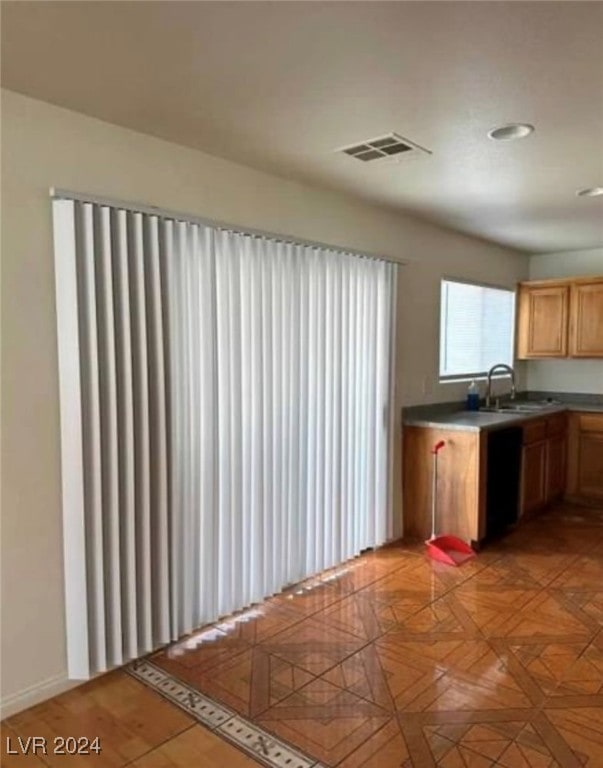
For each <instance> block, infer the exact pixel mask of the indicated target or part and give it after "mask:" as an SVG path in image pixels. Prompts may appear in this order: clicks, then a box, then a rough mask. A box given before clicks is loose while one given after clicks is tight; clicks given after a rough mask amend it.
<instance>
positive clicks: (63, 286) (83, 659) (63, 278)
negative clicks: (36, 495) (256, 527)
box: [52, 200, 90, 680]
mask: <svg viewBox="0 0 603 768" xmlns="http://www.w3.org/2000/svg"><path fill="white" fill-rule="evenodd" d="M52 207H53V217H54V260H55V289H56V308H57V342H58V358H59V393H60V402H61V407H60V418H61V466H62V473H61V480H62V495H63V500H62V501H63V532H64V536H63V558H64V569H65V608H66V613H65V618H66V628H67V665H68V671H69V677H70V678H71V679H73V680H78V679H86V678H88V677H89V676H90V660H89V656H88V597H87V593H86V584H87V568H86V539H85V536H86V533H85V516H84V504H85V502H84V468H83V457H82V440H83V435H82V397H81V377H80V340H79V319H78V303H79V302H78V288H77V264H76V258H77V257H76V244H75V220H74V216H75V205H74V203H73V202H72V201H71V200H55V201H54V202H53V204H52Z"/></svg>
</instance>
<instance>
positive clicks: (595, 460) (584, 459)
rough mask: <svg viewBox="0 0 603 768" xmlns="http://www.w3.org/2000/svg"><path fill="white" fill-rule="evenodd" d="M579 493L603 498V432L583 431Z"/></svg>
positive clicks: (580, 449)
mask: <svg viewBox="0 0 603 768" xmlns="http://www.w3.org/2000/svg"><path fill="white" fill-rule="evenodd" d="M577 479H578V482H577V485H578V488H577V491H578V495H579V496H582V497H584V498H587V499H603V432H581V433H580V438H579V443H578V478H577Z"/></svg>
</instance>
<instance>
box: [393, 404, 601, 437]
mask: <svg viewBox="0 0 603 768" xmlns="http://www.w3.org/2000/svg"><path fill="white" fill-rule="evenodd" d="M564 411H582V412H587V413H603V405H601V404H598V403H556V404H551V405H547V406H546V407H544V408H541V409H540V410H538V411H530V412H525V411H524V412H522V413H490V412H488V411H454V412H453V413H443V414H442V413H434V415H433V416H429V415H428V414H427V415H423V416H421V417H412V416H409V417H407V418H405V419H404V426H405V427H431V428H432V429H433V428H436V429H437V428H441V429H451V430H459V431H462V432H480V431H481V430H494V429H501V428H502V427H507V426H513V425H514V424H519V423H521V422H524V421H531V420H532V419H538V418H542V417H543V416H550V415H551V414H553V413H563V412H564Z"/></svg>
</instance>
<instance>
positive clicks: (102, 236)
mask: <svg viewBox="0 0 603 768" xmlns="http://www.w3.org/2000/svg"><path fill="white" fill-rule="evenodd" d="M94 214H95V220H94V227H95V230H94V231H95V245H96V257H95V265H96V282H97V296H98V318H99V320H98V322H99V329H98V330H99V363H100V365H99V376H100V379H99V386H100V398H101V399H100V411H101V420H100V421H101V449H102V457H101V459H102V467H101V468H102V473H101V475H102V499H103V544H104V568H103V572H104V580H105V616H106V623H107V640H106V646H107V665H108V666H109V667H111V666H115V665H117V664H122V663H123V652H122V620H121V557H120V531H119V527H120V525H119V463H118V462H119V453H118V437H117V371H116V354H115V313H114V309H113V272H112V259H111V212H110V210H109V208H107V207H102V208H97V209H96V210H95V211H94Z"/></svg>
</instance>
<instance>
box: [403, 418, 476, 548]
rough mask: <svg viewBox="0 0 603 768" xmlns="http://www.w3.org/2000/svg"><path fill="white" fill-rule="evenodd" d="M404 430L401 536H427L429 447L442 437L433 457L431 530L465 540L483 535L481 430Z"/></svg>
mask: <svg viewBox="0 0 603 768" xmlns="http://www.w3.org/2000/svg"><path fill="white" fill-rule="evenodd" d="M403 435H404V437H403V459H402V461H403V490H404V507H403V515H404V535H405V536H409V537H412V538H415V537H417V538H422V539H428V538H429V537H430V536H431V486H432V477H433V465H432V462H433V457H432V454H431V449H432V448H433V446H434V445H435V444H436V443H437V442H438V441H440V440H444V442H445V443H446V444H445V446H444V448H443V449H442V450H441V451H440V453H439V456H438V484H437V511H436V534H439V533H450V534H453V535H455V536H459V537H460V538H461V539H463V540H465V541H469V542H478V541H479V540H480V539H482V538H484V535H485V530H484V520H485V516H484V509H485V491H486V484H485V482H483V480H482V475H483V473H484V472H485V469H486V460H485V456H484V455H483V454H484V452H485V450H486V449H487V443H486V441H485V440H484V439H483V433H479V432H463V431H459V430H446V429H430V428H427V427H405V428H404V431H403ZM480 438H481V439H480Z"/></svg>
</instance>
